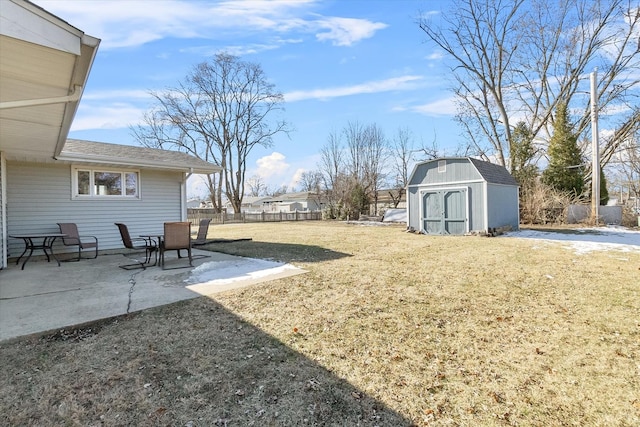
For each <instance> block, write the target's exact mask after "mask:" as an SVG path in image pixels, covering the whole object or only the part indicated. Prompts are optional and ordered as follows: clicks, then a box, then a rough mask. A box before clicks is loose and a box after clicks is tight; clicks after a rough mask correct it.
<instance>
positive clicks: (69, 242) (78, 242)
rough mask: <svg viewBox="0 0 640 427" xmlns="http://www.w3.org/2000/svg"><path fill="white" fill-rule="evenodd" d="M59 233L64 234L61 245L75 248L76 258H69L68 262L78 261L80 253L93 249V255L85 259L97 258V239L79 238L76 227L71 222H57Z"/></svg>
mask: <svg viewBox="0 0 640 427" xmlns="http://www.w3.org/2000/svg"><path fill="white" fill-rule="evenodd" d="M58 227H60V233H62V234H66V236H65V237H63V238H62V244H63V245H65V246H77V247H78V258H71V259H69V260H68V261H80V259H81V258H82V251H83V250H85V249H91V248H93V249H95V252H94V255H93V256H92V257H88V258H85V259H94V258H97V257H98V238H97V237H96V236H80V234H79V233H78V226H77V225H76V224H75V223H73V222H59V223H58Z"/></svg>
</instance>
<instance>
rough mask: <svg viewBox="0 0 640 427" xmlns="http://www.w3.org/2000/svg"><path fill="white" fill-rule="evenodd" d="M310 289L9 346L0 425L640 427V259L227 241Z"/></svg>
mask: <svg viewBox="0 0 640 427" xmlns="http://www.w3.org/2000/svg"><path fill="white" fill-rule="evenodd" d="M211 235H215V236H216V237H221V238H239V237H252V238H253V241H250V242H235V243H224V244H220V243H218V244H214V245H211V247H212V248H213V249H214V250H221V251H224V252H227V253H232V254H238V255H244V256H251V257H260V258H272V259H278V260H282V261H287V262H291V263H293V264H295V265H298V266H301V267H303V268H305V269H307V270H308V271H309V273H307V274H303V275H299V276H294V277H291V278H287V279H282V280H278V281H273V282H268V283H265V284H262V285H258V286H254V287H251V288H245V289H242V290H237V291H232V292H228V293H225V294H222V295H217V296H216V297H215V299H207V298H200V299H197V300H193V301H189V302H184V303H180V304H174V305H171V306H166V307H161V308H157V309H153V310H147V311H144V312H141V313H139V314H136V315H132V316H130V317H124V318H119V319H116V320H113V319H111V320H108V321H104V322H102V323H98V324H96V325H92V326H91V330H89V328H84V329H83V330H81V331H68V332H66V333H65V334H56V335H54V336H48V337H34V338H28V339H22V340H17V341H12V342H8V343H4V344H2V345H0V365H1V366H2V370H1V374H0V424H3V425H29V424H31V425H65V424H66V425H187V424H189V423H191V424H190V425H229V426H236V425H381V426H397V425H469V426H472V425H489V426H491V425H536V426H538V425H545V426H553V425H576V426H591V425H593V426H596V425H602V426H610V425H622V426H625V425H628V426H632V425H639V424H640V284H639V282H640V280H639V279H638V277H639V276H640V270H639V268H640V254H639V253H638V252H636V253H632V254H630V253H618V252H592V253H589V254H587V255H576V254H574V253H573V252H572V251H571V250H569V249H566V248H564V247H563V246H562V244H561V243H557V244H541V243H540V242H536V241H534V240H526V239H515V238H481V237H431V236H422V235H416V234H407V233H404V232H403V228H401V227H363V226H355V225H347V224H344V223H326V222H322V223H320V222H309V223H286V224H285V223H279V224H255V225H251V224H244V225H226V226H217V227H214V228H213V229H212V233H211V234H210V236H211Z"/></svg>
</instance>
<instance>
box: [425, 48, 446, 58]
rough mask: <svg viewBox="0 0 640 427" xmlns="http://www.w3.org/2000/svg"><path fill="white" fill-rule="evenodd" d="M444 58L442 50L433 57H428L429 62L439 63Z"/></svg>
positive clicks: (433, 54)
mask: <svg viewBox="0 0 640 427" xmlns="http://www.w3.org/2000/svg"><path fill="white" fill-rule="evenodd" d="M442 58H444V53H443V52H442V51H441V50H436V51H434V52H433V53H431V55H428V56H427V59H428V60H429V61H439V60H441V59H442Z"/></svg>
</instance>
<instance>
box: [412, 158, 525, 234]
mask: <svg viewBox="0 0 640 427" xmlns="http://www.w3.org/2000/svg"><path fill="white" fill-rule="evenodd" d="M441 160H444V161H445V162H446V169H445V171H444V172H439V171H438V163H439V161H441ZM449 189H450V190H458V189H465V190H466V192H467V200H468V203H469V210H468V218H467V224H468V230H469V231H472V232H473V231H488V228H498V227H503V226H506V225H510V226H511V227H513V228H514V229H517V228H518V220H519V216H518V187H517V183H516V182H515V180H514V179H513V177H511V175H510V174H509V172H508V171H507V170H506V169H504V168H503V167H502V166H498V165H493V164H491V163H487V162H482V161H479V160H475V159H471V158H448V159H436V160H432V161H428V162H425V163H421V164H418V165H417V166H416V168H415V169H414V171H413V174H412V175H411V178H410V181H409V185H408V188H407V214H408V218H407V222H408V224H407V225H408V226H409V227H412V228H414V229H415V230H423V228H424V225H423V223H422V218H421V215H422V210H421V208H424V203H423V202H424V201H423V200H422V196H421V194H423V193H424V191H437V192H439V194H441V195H442V196H443V197H445V196H446V195H447V190H449ZM442 200H443V203H444V199H442ZM433 203H436V202H435V201H433ZM445 216H446V215H445ZM434 224H435V220H434ZM452 224H453V225H452V226H453V227H456V228H455V230H454V229H452V230H451V231H452V232H454V231H457V232H460V230H461V228H460V223H459V222H458V223H452ZM434 229H435V225H434Z"/></svg>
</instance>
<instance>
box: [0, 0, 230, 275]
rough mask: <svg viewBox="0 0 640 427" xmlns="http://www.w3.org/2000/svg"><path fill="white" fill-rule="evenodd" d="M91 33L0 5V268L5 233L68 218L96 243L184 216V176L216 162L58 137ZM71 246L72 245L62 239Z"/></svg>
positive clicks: (12, 249) (76, 91) (75, 99)
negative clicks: (126, 229) (121, 228)
mask: <svg viewBox="0 0 640 427" xmlns="http://www.w3.org/2000/svg"><path fill="white" fill-rule="evenodd" d="M99 44H100V40H99V39H97V38H95V37H92V36H89V35H86V34H84V33H83V32H82V31H81V30H79V29H77V28H75V27H73V26H72V25H70V24H69V23H67V22H65V21H63V20H61V19H59V18H58V17H56V16H54V15H52V14H50V13H49V12H47V11H46V10H44V9H42V8H40V7H38V6H36V5H34V4H32V3H30V2H28V1H25V0H3V2H2V7H1V8H0V52H1V55H0V269H1V268H4V267H6V265H7V258H8V257H9V256H17V255H19V254H20V252H21V251H22V249H23V245H22V242H21V241H18V240H16V239H12V238H10V237H9V235H11V234H19V233H22V232H29V233H37V232H43V233H44V232H55V231H57V225H56V223H57V222H75V223H77V224H78V228H79V230H80V232H81V234H90V235H95V236H97V237H98V239H99V240H100V248H101V249H109V248H120V247H122V242H121V240H120V236H119V233H118V230H117V228H116V227H115V226H114V222H119V221H122V222H125V223H127V224H128V225H129V226H130V228H131V229H132V233H135V234H141V233H145V232H157V231H159V230H161V227H162V223H163V222H164V221H177V220H183V219H186V185H185V182H186V179H187V178H188V176H189V175H190V174H193V173H215V172H219V171H220V168H219V167H218V166H216V165H214V164H211V163H207V162H204V161H201V160H199V159H197V158H195V157H193V156H190V155H187V154H185V153H179V152H173V151H166V150H159V149H152V148H143V147H132V146H125V145H116V144H105V143H97V142H89V141H79V140H67V135H68V133H69V129H70V127H71V123H72V121H73V118H74V116H75V113H76V110H77V108H78V104H79V102H80V99H81V96H82V93H83V90H84V87H85V85H86V82H87V79H88V76H89V72H90V70H91V66H92V64H93V61H94V58H95V55H96V52H97V49H98V46H99ZM70 249H71V250H73V248H70Z"/></svg>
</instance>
